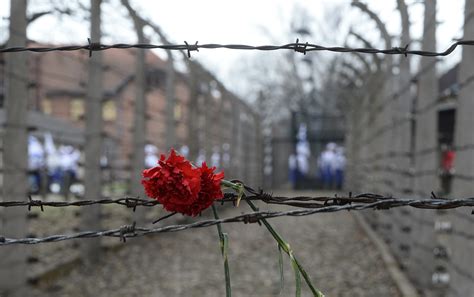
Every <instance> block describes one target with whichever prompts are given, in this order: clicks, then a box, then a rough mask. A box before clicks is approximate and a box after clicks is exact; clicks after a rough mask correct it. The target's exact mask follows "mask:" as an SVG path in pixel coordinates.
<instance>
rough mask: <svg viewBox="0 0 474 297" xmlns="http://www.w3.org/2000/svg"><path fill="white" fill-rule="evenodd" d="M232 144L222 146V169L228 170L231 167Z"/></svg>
mask: <svg viewBox="0 0 474 297" xmlns="http://www.w3.org/2000/svg"><path fill="white" fill-rule="evenodd" d="M229 150H230V144H228V143H224V144H223V145H222V167H223V168H225V169H227V168H229V167H230V153H229Z"/></svg>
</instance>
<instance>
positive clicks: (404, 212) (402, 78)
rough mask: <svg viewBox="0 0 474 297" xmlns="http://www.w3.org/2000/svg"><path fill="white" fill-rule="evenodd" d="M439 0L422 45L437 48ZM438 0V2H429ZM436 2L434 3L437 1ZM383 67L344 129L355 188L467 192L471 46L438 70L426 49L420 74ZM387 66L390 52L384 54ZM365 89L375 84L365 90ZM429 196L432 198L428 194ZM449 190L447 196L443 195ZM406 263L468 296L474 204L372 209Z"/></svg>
mask: <svg viewBox="0 0 474 297" xmlns="http://www.w3.org/2000/svg"><path fill="white" fill-rule="evenodd" d="M431 2H433V3H436V2H435V1H427V5H426V7H425V30H424V35H423V41H422V49H423V50H433V49H434V48H435V45H436V36H435V27H436V26H435V25H433V24H434V23H435V22H436V17H435V8H434V6H435V5H431V4H432V3H431ZM430 3H431V4H430ZM430 5H431V6H430ZM472 8H473V4H472V1H466V16H465V18H466V21H465V24H464V25H465V26H464V28H465V31H464V37H465V38H469V37H472V36H473V35H472V34H473V31H472V17H470V14H469V12H470V11H472ZM405 61H406V59H403V57H402V58H401V59H400V60H399V61H398V63H399V65H400V68H399V69H400V74H399V75H398V76H397V75H393V73H392V71H388V72H387V71H383V68H382V69H381V70H379V72H377V73H378V75H380V76H382V77H383V80H384V81H383V82H382V83H381V84H380V85H379V86H378V87H375V88H374V80H373V79H372V81H371V80H370V79H367V80H366V81H365V83H364V90H362V92H360V93H358V96H357V98H355V100H358V102H357V103H354V105H353V109H352V111H351V114H350V116H349V117H350V122H351V125H349V126H350V129H349V131H348V136H347V146H348V147H349V164H348V173H349V185H348V188H349V189H351V190H354V189H356V190H358V191H376V192H377V193H385V194H387V195H396V196H400V197H404V196H405V197H420V198H421V197H426V199H437V198H439V197H450V196H453V195H455V196H456V195H457V196H459V195H461V196H469V195H470V193H469V191H470V189H472V187H471V186H470V183H472V181H473V180H474V176H473V174H472V172H474V171H473V170H474V167H473V166H472V162H473V160H474V146H473V144H474V142H473V138H472V133H471V132H467V131H469V130H470V129H471V128H470V127H471V126H472V120H471V117H469V116H467V113H469V112H468V110H470V111H471V112H472V107H473V106H472V102H473V98H472V94H473V91H474V84H473V83H472V82H473V80H474V79H473V78H474V73H473V71H472V69H473V68H472V67H473V64H472V61H473V51H472V49H471V48H464V49H463V56H462V60H461V62H460V64H459V66H456V67H455V68H453V69H452V70H450V71H448V72H446V73H445V74H439V73H438V72H437V66H436V65H437V60H436V59H427V58H425V57H422V58H421V63H420V67H419V70H418V71H416V72H415V74H410V73H409V72H408V73H407V72H403V71H402V68H401V67H402V64H403V63H405ZM382 62H383V63H384V64H383V65H385V66H386V67H389V66H387V59H385V60H383V61H382ZM366 91H368V92H366ZM429 197H431V198H429ZM446 199H449V198H446ZM365 217H366V218H367V220H368V221H369V222H370V223H371V225H372V227H373V228H374V229H376V230H377V232H378V233H379V234H380V235H381V236H382V237H383V238H384V239H385V241H386V242H387V243H388V244H389V245H390V247H391V250H392V252H393V253H394V254H395V255H396V258H397V259H398V261H399V263H400V266H401V267H402V268H403V269H404V270H405V271H406V272H407V274H408V276H409V277H410V279H411V280H412V281H413V282H414V284H415V285H416V287H417V289H418V290H419V291H420V292H421V293H422V294H424V295H426V296H471V295H472V292H474V285H473V284H474V270H473V267H474V258H473V257H472V250H473V247H474V233H473V230H474V219H473V217H472V214H471V212H470V211H466V210H456V211H452V212H451V211H449V212H447V211H444V210H438V211H435V212H420V211H418V210H413V209H394V210H387V211H384V212H375V213H374V212H366V213H365Z"/></svg>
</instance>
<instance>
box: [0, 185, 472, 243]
mask: <svg viewBox="0 0 474 297" xmlns="http://www.w3.org/2000/svg"><path fill="white" fill-rule="evenodd" d="M236 199H237V196H236V195H234V194H227V195H226V197H225V198H224V199H223V200H222V201H221V202H222V203H225V202H235V200H236ZM245 199H251V200H260V201H262V202H265V203H267V204H278V205H287V206H293V207H298V208H302V209H296V210H287V211H257V212H250V213H244V214H241V215H237V216H234V217H229V218H224V219H218V220H216V219H213V220H202V221H198V222H195V223H191V224H182V225H168V226H164V227H159V228H145V227H137V226H135V224H133V225H125V226H122V227H120V228H116V229H110V230H103V231H84V232H79V233H75V234H69V235H51V236H47V237H43V238H5V237H0V246H2V245H12V244H38V243H46V242H57V241H64V240H72V239H82V238H93V237H118V238H120V239H121V240H122V241H125V240H126V238H129V237H139V236H145V235H150V234H157V233H164V232H178V231H183V230H187V229H193V228H204V227H210V226H214V225H216V224H221V223H237V222H241V223H256V222H259V221H260V220H261V219H270V218H276V217H283V216H297V217H299V216H308V215H313V214H317V213H332V212H338V211H344V210H346V211H349V210H365V209H374V210H378V209H390V208H395V207H402V206H408V207H413V208H418V209H453V208H459V207H474V197H472V198H463V199H446V198H438V197H436V196H435V195H434V194H433V196H432V197H430V198H429V199H406V198H394V197H390V196H382V195H377V194H372V193H364V194H359V195H351V194H350V195H349V196H346V197H337V196H335V197H327V196H324V197H309V196H298V197H281V196H280V197H279V196H273V195H270V194H268V193H260V194H258V195H250V196H248V197H246V198H245ZM93 204H118V205H124V206H127V207H136V206H156V205H158V203H157V202H156V201H154V200H146V199H139V198H119V199H101V200H82V201H75V202H43V201H41V200H33V199H30V200H29V201H19V202H17V201H10V202H8V201H7V202H1V203H0V206H2V207H18V206H26V207H28V208H29V209H31V207H41V208H43V207H44V206H50V207H68V206H87V205H93Z"/></svg>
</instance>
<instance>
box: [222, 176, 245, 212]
mask: <svg viewBox="0 0 474 297" xmlns="http://www.w3.org/2000/svg"><path fill="white" fill-rule="evenodd" d="M221 185H223V186H224V187H228V188H231V189H233V190H235V191H236V192H237V201H236V203H235V205H236V206H237V207H238V206H239V204H240V200H241V199H242V196H243V195H244V185H242V184H241V183H233V182H230V181H228V180H225V179H223V180H221Z"/></svg>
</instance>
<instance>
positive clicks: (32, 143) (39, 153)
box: [28, 135, 45, 193]
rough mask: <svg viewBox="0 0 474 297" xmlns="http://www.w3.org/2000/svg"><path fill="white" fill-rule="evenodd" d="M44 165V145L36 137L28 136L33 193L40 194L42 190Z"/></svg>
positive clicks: (31, 188)
mask: <svg viewBox="0 0 474 297" xmlns="http://www.w3.org/2000/svg"><path fill="white" fill-rule="evenodd" d="M44 165H45V154H44V149H43V145H42V144H41V142H40V141H39V140H38V139H37V138H36V137H35V136H31V135H30V136H28V174H29V177H30V178H29V179H30V191H31V192H32V193H38V192H39V191H40V189H41V171H42V170H43V168H44Z"/></svg>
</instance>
